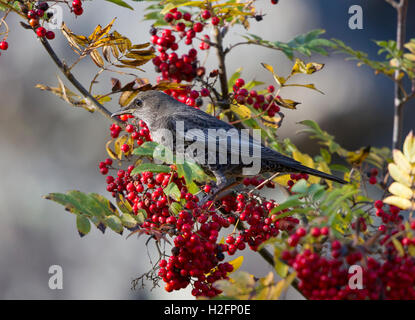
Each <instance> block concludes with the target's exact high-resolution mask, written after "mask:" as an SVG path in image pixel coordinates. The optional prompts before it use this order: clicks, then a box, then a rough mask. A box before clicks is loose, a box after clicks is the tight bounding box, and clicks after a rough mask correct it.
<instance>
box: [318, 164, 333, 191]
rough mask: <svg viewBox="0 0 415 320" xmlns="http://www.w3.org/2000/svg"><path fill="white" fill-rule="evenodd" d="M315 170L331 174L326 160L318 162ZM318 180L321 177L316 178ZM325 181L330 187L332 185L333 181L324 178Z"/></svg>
mask: <svg viewBox="0 0 415 320" xmlns="http://www.w3.org/2000/svg"><path fill="white" fill-rule="evenodd" d="M317 170H320V171H322V172H324V173H328V174H331V170H330V168H329V166H328V164H327V163H326V162H319V163H318V166H317ZM318 180H319V181H320V180H321V179H318ZM326 183H327V184H328V186H329V188H330V189H331V188H332V187H333V182H332V181H330V180H326Z"/></svg>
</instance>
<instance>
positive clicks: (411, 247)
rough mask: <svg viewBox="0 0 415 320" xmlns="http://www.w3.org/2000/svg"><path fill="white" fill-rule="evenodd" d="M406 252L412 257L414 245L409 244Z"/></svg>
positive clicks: (414, 250)
mask: <svg viewBox="0 0 415 320" xmlns="http://www.w3.org/2000/svg"><path fill="white" fill-rule="evenodd" d="M408 252H409V254H410V255H411V256H412V257H415V246H413V245H409V247H408Z"/></svg>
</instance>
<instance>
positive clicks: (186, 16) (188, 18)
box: [183, 12, 192, 21]
mask: <svg viewBox="0 0 415 320" xmlns="http://www.w3.org/2000/svg"><path fill="white" fill-rule="evenodd" d="M183 19H184V20H186V21H190V19H192V15H191V14H190V13H189V12H185V13H184V14H183Z"/></svg>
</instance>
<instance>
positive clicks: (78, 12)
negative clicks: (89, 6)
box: [73, 7, 84, 16]
mask: <svg viewBox="0 0 415 320" xmlns="http://www.w3.org/2000/svg"><path fill="white" fill-rule="evenodd" d="M73 12H74V13H75V15H77V16H80V15H82V14H83V13H84V9H82V7H74V8H73Z"/></svg>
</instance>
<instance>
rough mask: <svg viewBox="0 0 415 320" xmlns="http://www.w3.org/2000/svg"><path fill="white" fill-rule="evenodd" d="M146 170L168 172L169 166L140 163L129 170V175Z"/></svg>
mask: <svg viewBox="0 0 415 320" xmlns="http://www.w3.org/2000/svg"><path fill="white" fill-rule="evenodd" d="M147 171H150V172H164V173H169V172H170V171H171V169H170V167H169V166H165V165H162V164H154V163H142V164H140V165H138V166H137V167H135V168H134V170H133V171H132V172H131V175H135V174H137V173H142V172H147Z"/></svg>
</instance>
